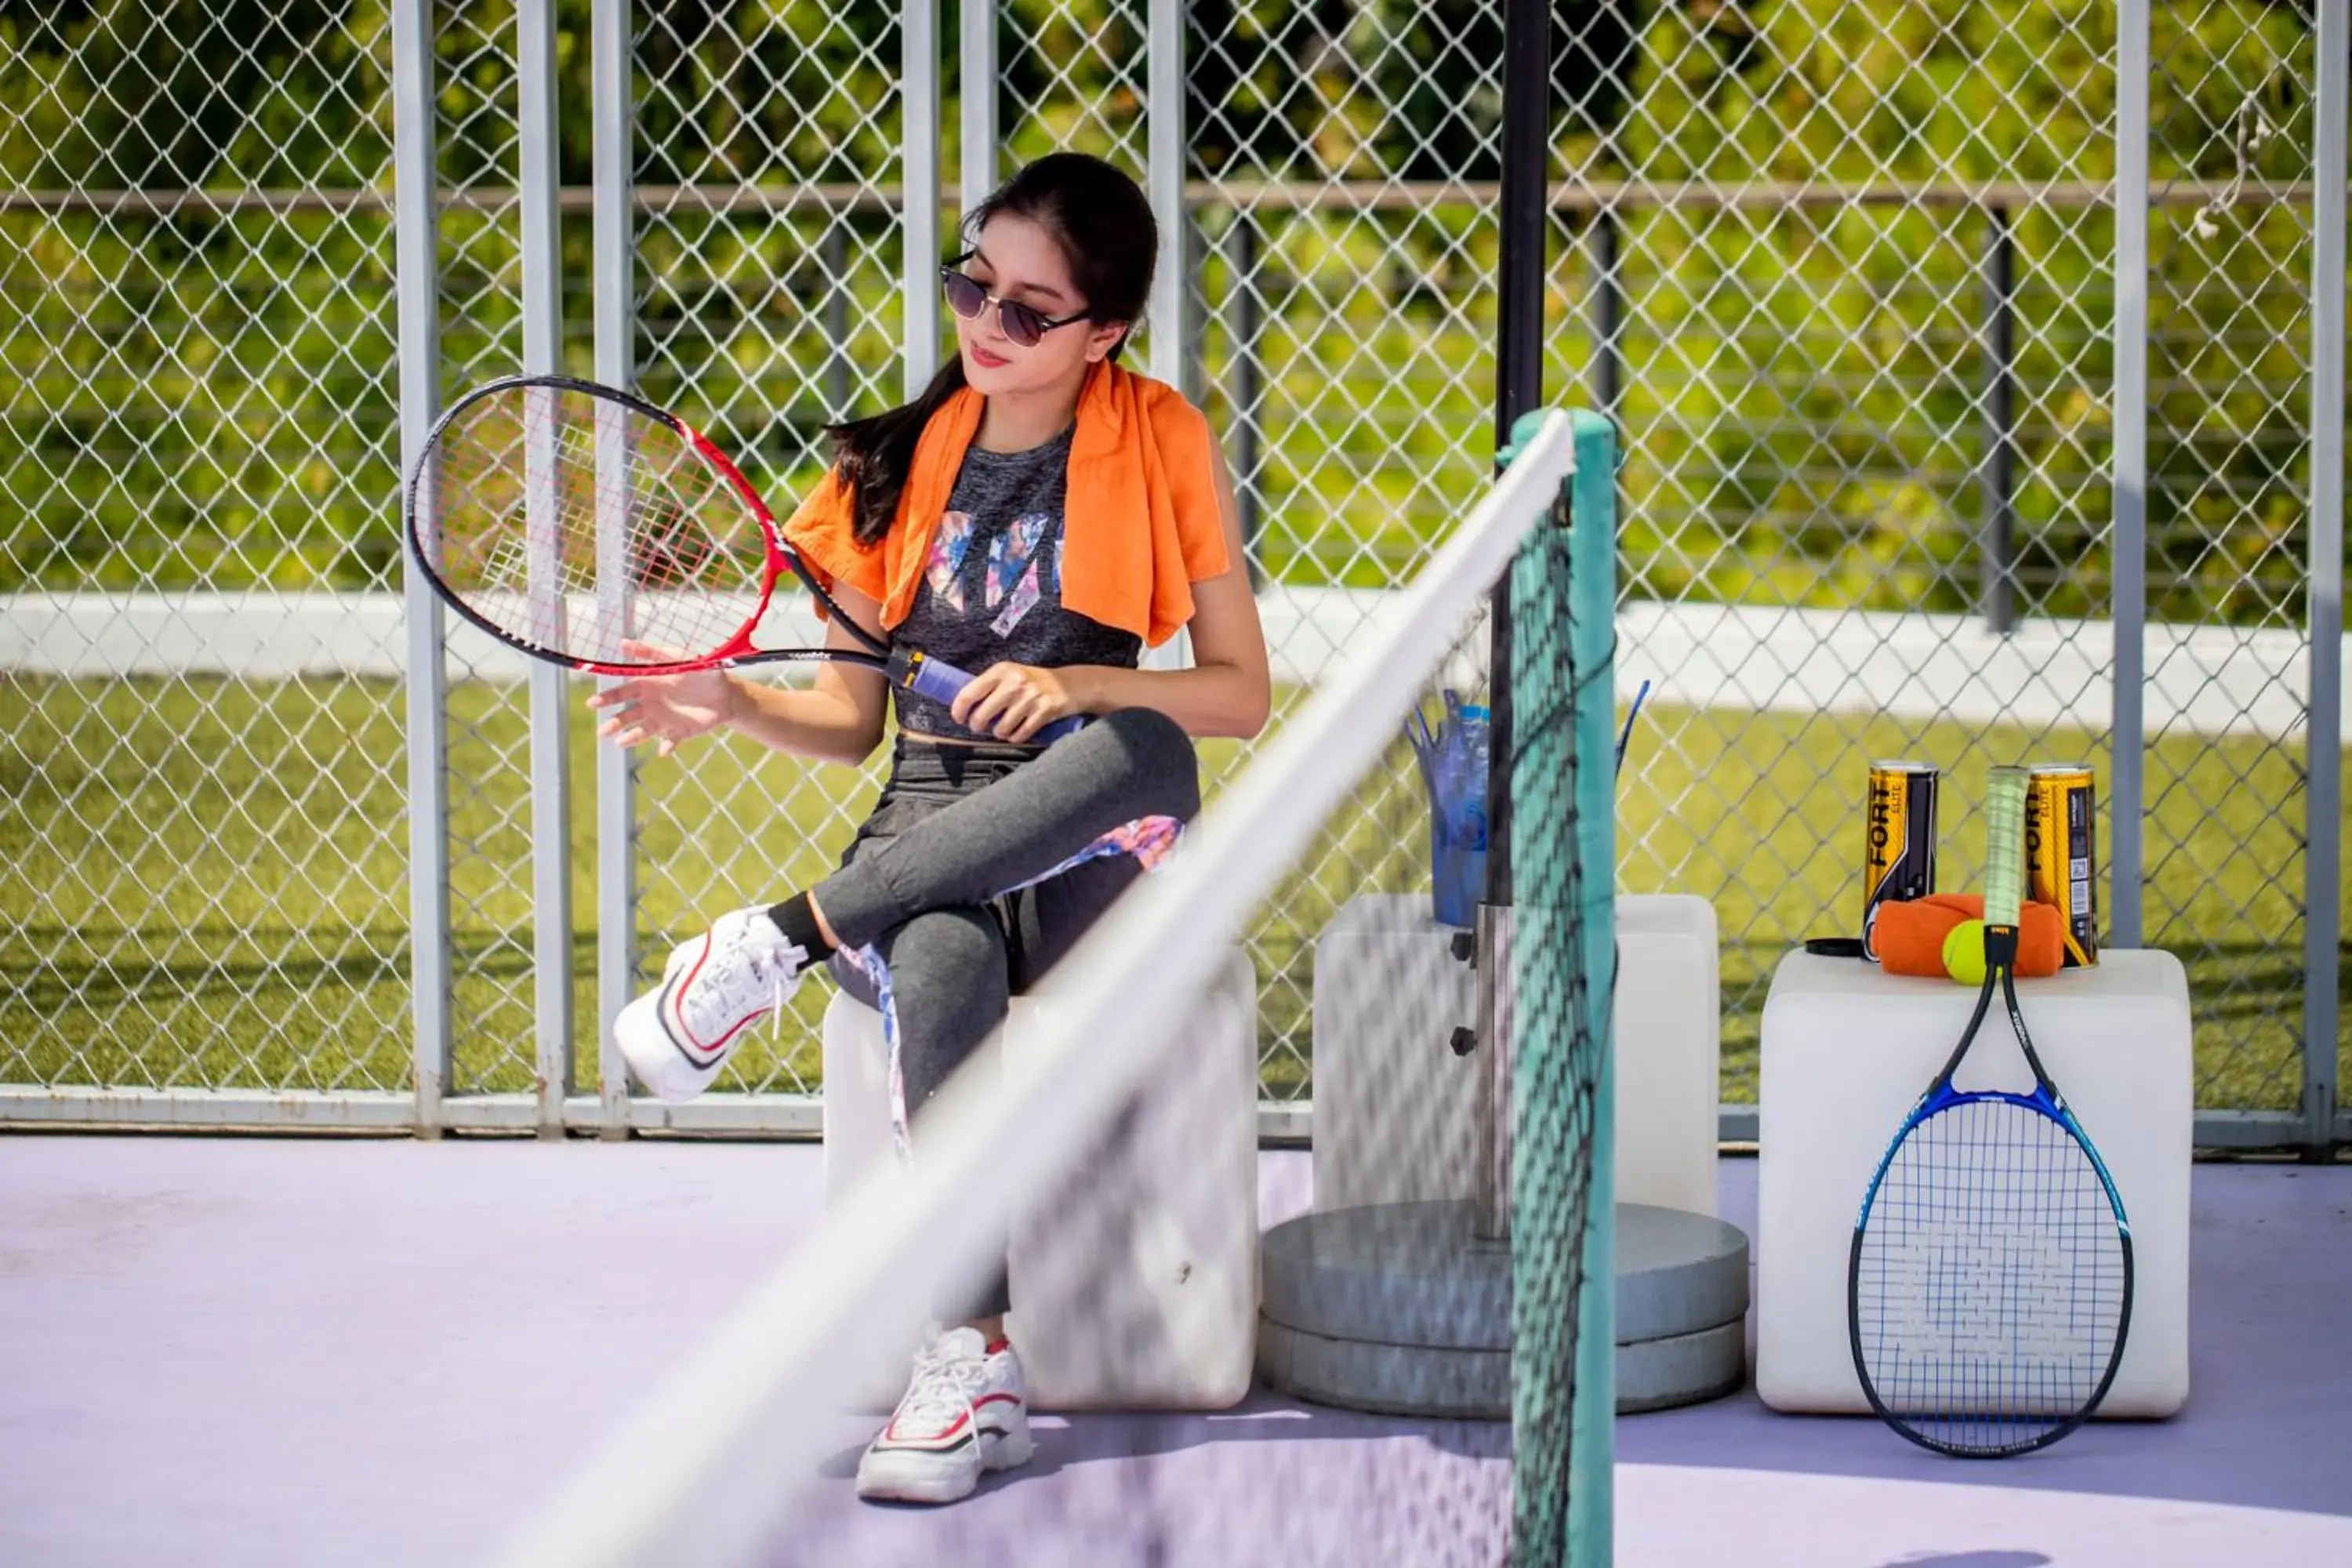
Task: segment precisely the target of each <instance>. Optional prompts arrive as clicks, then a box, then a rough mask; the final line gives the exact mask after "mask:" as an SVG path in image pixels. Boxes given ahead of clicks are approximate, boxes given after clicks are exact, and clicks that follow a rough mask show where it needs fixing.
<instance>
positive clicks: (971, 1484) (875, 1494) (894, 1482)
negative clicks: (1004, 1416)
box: [857, 1429, 1037, 1503]
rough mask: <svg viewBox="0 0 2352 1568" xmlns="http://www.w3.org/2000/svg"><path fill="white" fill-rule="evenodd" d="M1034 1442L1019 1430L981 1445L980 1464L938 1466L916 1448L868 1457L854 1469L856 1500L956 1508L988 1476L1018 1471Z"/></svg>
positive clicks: (962, 1461) (955, 1462)
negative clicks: (983, 1477)
mask: <svg viewBox="0 0 2352 1568" xmlns="http://www.w3.org/2000/svg"><path fill="white" fill-rule="evenodd" d="M1036 1452H1037V1440H1036V1439H1035V1438H1034V1437H1032V1436H1030V1435H1029V1433H1028V1432H1027V1431H1026V1430H1025V1429H1024V1430H1022V1431H1019V1432H1008V1433H1006V1434H1005V1435H1004V1436H1002V1437H999V1438H997V1439H995V1440H994V1441H993V1442H991V1441H989V1440H987V1439H984V1438H983V1439H982V1442H981V1446H980V1458H979V1460H978V1461H977V1462H976V1463H975V1462H974V1461H972V1460H971V1459H950V1460H946V1461H944V1462H943V1461H942V1459H941V1458H940V1456H939V1455H937V1454H930V1453H926V1452H925V1451H923V1450H922V1449H920V1448H892V1449H886V1450H884V1451H883V1452H881V1453H875V1452H872V1451H870V1450H869V1451H868V1452H867V1454H866V1458H864V1459H862V1460H860V1461H859V1462H858V1466H857V1495H858V1496H859V1497H861V1498H863V1499H865V1500H866V1501H868V1502H928V1503H945V1502H961V1501H962V1500H964V1499H965V1498H968V1497H970V1496H971V1494H972V1491H973V1489H975V1488H977V1487H978V1486H979V1485H980V1478H981V1477H982V1475H984V1474H987V1473H989V1472H991V1471H993V1470H1013V1469H1018V1468H1021V1467H1022V1466H1023V1465H1025V1464H1027V1463H1028V1462H1029V1461H1030V1460H1031V1459H1032V1458H1034V1457H1035V1456H1036Z"/></svg>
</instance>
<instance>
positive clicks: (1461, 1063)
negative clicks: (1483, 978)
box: [1314, 893, 1721, 1216]
mask: <svg viewBox="0 0 2352 1568" xmlns="http://www.w3.org/2000/svg"><path fill="white" fill-rule="evenodd" d="M1616 909H1617V944H1618V977H1617V994H1616V1009H1617V1010H1616V1015H1615V1026H1614V1033H1613V1037H1614V1039H1615V1042H1616V1065H1617V1078H1616V1087H1617V1098H1616V1127H1617V1170H1616V1178H1617V1200H1618V1201H1619V1202H1620V1203H1629V1204H1652V1205H1658V1206H1660V1207H1663V1208H1674V1209H1681V1210H1684V1211H1685V1212H1687V1213H1691V1214H1699V1215H1709V1216H1714V1215H1716V1212H1717V1200H1716V1180H1715V1162H1716V1121H1717V1109H1718V1107H1717V1098H1718V1091H1717V1067H1718V1052H1719V1049H1720V1044H1719V1042H1720V1038H1721V1034H1720V1026H1719V1022H1718V1007H1717V998H1718V984H1719V981H1718V974H1719V968H1718V955H1717V933H1716V920H1715V908H1714V906H1713V905H1712V904H1710V903H1708V902H1707V900H1705V899H1701V898H1695V897H1691V896H1688V895H1685V894H1631V895H1626V894H1621V895H1619V897H1618V899H1617V900H1616ZM1453 942H1454V928H1453V927H1450V926H1442V925H1439V924H1438V923H1437V921H1436V920H1435V919H1434V917H1433V914H1432V912H1431V909H1430V900H1429V895H1428V894H1426V893H1373V894H1365V895H1362V896H1360V897H1358V898H1354V899H1350V900H1348V902H1347V903H1346V904H1344V905H1342V906H1341V908H1340V910H1339V913H1338V914H1337V915H1336V916H1334V917H1333V919H1332V921H1331V922H1330V924H1328V925H1327V926H1325V927H1324V928H1323V931H1322V933H1321V934H1320V935H1319V936H1318V938H1317V939H1316V944H1315V1155H1314V1164H1315V1206H1316V1207H1317V1208H1318V1209H1323V1210H1330V1209H1339V1208H1351V1207H1356V1206H1359V1205H1368V1204H1389V1203H1417V1202H1425V1201H1441V1200H1445V1199H1455V1198H1469V1197H1474V1196H1475V1195H1476V1193H1477V1182H1476V1164H1475V1157H1476V1151H1477V1146H1478V1142H1477V1136H1478V1135H1477V1107H1478V1072H1479V1063H1478V1059H1477V1058H1476V1057H1475V1055H1472V1056H1468V1057H1460V1056H1456V1055H1454V1051H1453V1049H1452V1047H1451V1045H1450V1041H1451V1039H1452V1037H1453V1034H1454V1029H1455V1028H1456V1026H1475V1023H1476V1011H1477V991H1476V984H1477V980H1476V974H1475V972H1474V971H1473V970H1472V969H1471V967H1470V965H1469V964H1467V963H1463V962H1462V961H1461V960H1459V959H1457V958H1455V957H1454V954H1453ZM1480 1048H1482V1049H1483V1048H1484V1047H1483V1046H1482V1047H1480Z"/></svg>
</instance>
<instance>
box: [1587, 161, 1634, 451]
mask: <svg viewBox="0 0 2352 1568" xmlns="http://www.w3.org/2000/svg"><path fill="white" fill-rule="evenodd" d="M1587 238H1588V239H1589V241H1590V243H1591V258H1592V259H1591V268H1592V405H1593V407H1594V408H1595V409H1597V410H1599V412H1600V413H1601V416H1602V417H1603V418H1606V419H1612V420H1613V419H1615V418H1616V417H1617V399H1618V397H1619V395H1621V394H1622V391H1623V389H1624V385H1625V352H1624V342H1623V333H1624V327H1625V285H1624V282H1623V280H1622V279H1620V278H1619V276H1618V273H1617V264H1618V258H1619V256H1620V255H1621V254H1622V248H1623V247H1622V244H1621V243H1620V236H1619V234H1618V224H1617V214H1616V211H1615V210H1614V209H1613V208H1611V207H1605V206H1604V207H1596V208H1594V209H1593V213H1592V222H1591V226H1590V227H1589V229H1588V231H1587Z"/></svg>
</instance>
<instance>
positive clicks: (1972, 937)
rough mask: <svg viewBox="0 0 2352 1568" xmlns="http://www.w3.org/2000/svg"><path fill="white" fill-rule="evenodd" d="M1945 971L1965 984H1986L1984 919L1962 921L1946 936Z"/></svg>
mask: <svg viewBox="0 0 2352 1568" xmlns="http://www.w3.org/2000/svg"><path fill="white" fill-rule="evenodd" d="M1944 973H1947V974H1948V975H1950V976H1951V977H1952V978H1953V979H1955V980H1957V981H1958V982H1959V983H1960V984H1963V985H1981V984H1984V977H1985V965H1984V921H1961V922H1960V923H1959V924H1958V925H1956V926H1954V927H1953V928H1952V929H1951V932H1950V934H1948V935H1947V936H1946V937H1945V938H1944Z"/></svg>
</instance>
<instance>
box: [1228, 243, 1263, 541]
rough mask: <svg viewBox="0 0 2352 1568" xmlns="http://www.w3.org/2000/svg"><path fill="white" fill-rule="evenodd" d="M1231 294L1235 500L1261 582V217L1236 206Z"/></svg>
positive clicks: (1231, 434) (1230, 265) (1231, 432)
mask: <svg viewBox="0 0 2352 1568" xmlns="http://www.w3.org/2000/svg"><path fill="white" fill-rule="evenodd" d="M1224 239H1225V247H1224V249H1225V298H1226V300H1229V301H1230V302H1231V304H1232V307H1233V310H1232V315H1231V316H1230V317H1229V318H1228V319H1229V320H1230V321H1231V323H1232V325H1231V326H1230V327H1229V328H1228V329H1227V330H1228V331H1230V332H1231V333H1232V334H1233V356H1234V358H1233V371H1232V376H1233V379H1232V383H1231V384H1232V388H1233V390H1232V393H1231V395H1230V399H1229V402H1230V404H1231V406H1232V409H1233V427H1232V428H1231V429H1230V430H1229V431H1227V432H1226V434H1227V436H1228V437H1230V438H1231V440H1232V442H1233V456H1232V460H1231V462H1230V465H1229V466H1230V467H1231V468H1232V469H1233V475H1234V507H1235V509H1236V510H1238V511H1239V512H1240V513H1241V528H1242V549H1243V552H1244V553H1245V554H1246V555H1247V556H1248V557H1249V567H1250V583H1251V585H1252V586H1256V585H1258V584H1259V582H1260V572H1259V567H1258V560H1257V532H1258V504H1257V500H1258V497H1257V457H1258V438H1257V404H1258V377H1257V305H1258V300H1257V281H1256V279H1257V219H1256V218H1255V216H1252V215H1251V214H1250V213H1249V212H1248V211H1247V210H1245V209H1244V208H1241V207H1235V208H1234V216H1233V221H1232V222H1231V223H1228V224H1227V225H1226V226H1225V233H1224Z"/></svg>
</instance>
